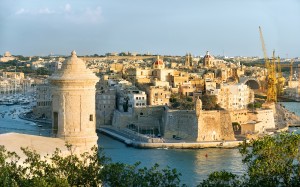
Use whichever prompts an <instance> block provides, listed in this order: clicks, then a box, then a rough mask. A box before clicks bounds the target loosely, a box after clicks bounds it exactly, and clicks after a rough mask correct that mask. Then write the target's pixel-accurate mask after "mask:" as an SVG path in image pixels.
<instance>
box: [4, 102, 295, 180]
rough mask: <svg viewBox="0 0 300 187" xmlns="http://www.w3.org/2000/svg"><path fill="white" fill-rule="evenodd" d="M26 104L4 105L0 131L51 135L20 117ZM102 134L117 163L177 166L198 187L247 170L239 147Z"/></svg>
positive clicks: (292, 107)
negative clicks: (137, 142)
mask: <svg viewBox="0 0 300 187" xmlns="http://www.w3.org/2000/svg"><path fill="white" fill-rule="evenodd" d="M282 104H283V105H284V106H285V107H286V108H287V109H288V110H290V111H293V112H295V113H296V114H297V115H300V107H299V103H294V102H287V103H282ZM23 107H24V106H20V105H13V106H5V105H0V113H5V115H4V117H3V118H2V116H0V133H7V132H17V133H25V134H33V135H42V136H50V135H51V125H49V124H40V125H39V126H38V124H36V123H34V122H28V121H25V120H22V119H19V118H18V117H16V116H17V114H18V113H19V112H22V111H23V110H24V108H23ZM13 113H14V114H13ZM9 114H10V115H9ZM41 125H42V126H41ZM98 135H99V140H98V144H99V146H100V147H102V148H103V151H104V153H105V155H106V156H107V157H110V158H111V159H112V161H113V162H123V163H126V164H133V163H135V162H137V161H140V162H141V166H146V167H151V166H153V165H154V163H158V164H159V165H160V166H161V167H162V168H164V167H166V166H169V167H170V168H176V169H177V171H178V172H180V173H181V174H182V176H181V181H182V184H187V185H188V186H196V185H197V184H198V183H199V182H200V181H202V180H203V179H205V178H206V177H207V175H208V174H209V173H211V172H213V171H220V170H226V171H230V172H233V173H235V174H243V173H244V172H245V166H243V165H242V156H241V155H240V153H239V151H238V149H218V148H213V149H198V150H191V149H182V150H178V149H176V150H175V149H174V150H173V149H135V148H132V147H127V146H125V145H124V144H123V143H121V142H118V141H116V140H114V139H112V138H110V137H107V136H105V135H103V134H98ZM0 144H1V142H0ZM206 155H207V156H206Z"/></svg>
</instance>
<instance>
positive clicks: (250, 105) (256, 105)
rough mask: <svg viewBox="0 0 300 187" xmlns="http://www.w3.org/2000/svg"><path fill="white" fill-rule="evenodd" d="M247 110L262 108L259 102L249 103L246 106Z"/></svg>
mask: <svg viewBox="0 0 300 187" xmlns="http://www.w3.org/2000/svg"><path fill="white" fill-rule="evenodd" d="M247 107H248V109H256V108H261V107H262V103H260V102H255V103H249V104H248V105H247Z"/></svg>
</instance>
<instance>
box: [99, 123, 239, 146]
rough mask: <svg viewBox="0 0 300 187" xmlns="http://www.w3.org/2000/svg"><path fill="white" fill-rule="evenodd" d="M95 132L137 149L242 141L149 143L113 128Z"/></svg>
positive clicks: (236, 143)
mask: <svg viewBox="0 0 300 187" xmlns="http://www.w3.org/2000/svg"><path fill="white" fill-rule="evenodd" d="M97 132H100V133H103V134H106V135H108V136H110V137H112V138H114V139H116V140H118V141H120V142H123V143H124V144H126V145H127V146H131V147H134V148H139V149H203V148H237V147H238V146H239V145H240V144H241V143H242V142H243V141H237V140H233V141H209V142H208V141H207V142H206V141H203V142H184V141H183V140H181V141H178V142H164V143H151V142H142V141H138V140H137V139H136V138H133V135H129V134H125V133H123V132H122V131H119V130H118V129H115V128H109V127H100V128H97Z"/></svg>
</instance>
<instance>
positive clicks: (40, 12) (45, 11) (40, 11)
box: [37, 8, 55, 14]
mask: <svg viewBox="0 0 300 187" xmlns="http://www.w3.org/2000/svg"><path fill="white" fill-rule="evenodd" d="M37 13H38V14H54V13H55V11H53V10H49V8H42V9H39V10H38V11H37Z"/></svg>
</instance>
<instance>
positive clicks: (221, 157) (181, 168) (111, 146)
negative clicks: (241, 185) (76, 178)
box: [98, 134, 245, 186]
mask: <svg viewBox="0 0 300 187" xmlns="http://www.w3.org/2000/svg"><path fill="white" fill-rule="evenodd" d="M98 144H99V145H100V146H102V147H103V148H104V152H105V154H106V156H108V157H110V158H112V161H113V162H123V163H127V164H133V163H135V162H137V161H141V165H142V166H147V167H151V166H152V165H153V164H154V163H158V164H159V165H160V166H162V167H166V166H169V167H170V168H176V169H177V171H178V172H180V173H181V174H182V177H181V181H182V183H185V184H187V185H188V186H196V185H197V184H198V183H199V182H200V181H202V180H203V179H205V178H206V177H207V175H208V174H209V173H211V172H213V171H220V170H226V171H230V172H233V173H235V174H239V175H240V174H242V173H243V172H244V171H245V167H244V166H243V165H242V157H241V155H240V153H239V151H238V149H197V150H193V149H178V150H177V149H176V150H175V149H168V150H166V149H134V148H131V147H126V146H125V145H124V144H122V143H120V142H118V141H115V140H113V139H112V138H110V137H107V136H105V135H103V134H99V141H98ZM206 155H207V157H206Z"/></svg>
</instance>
